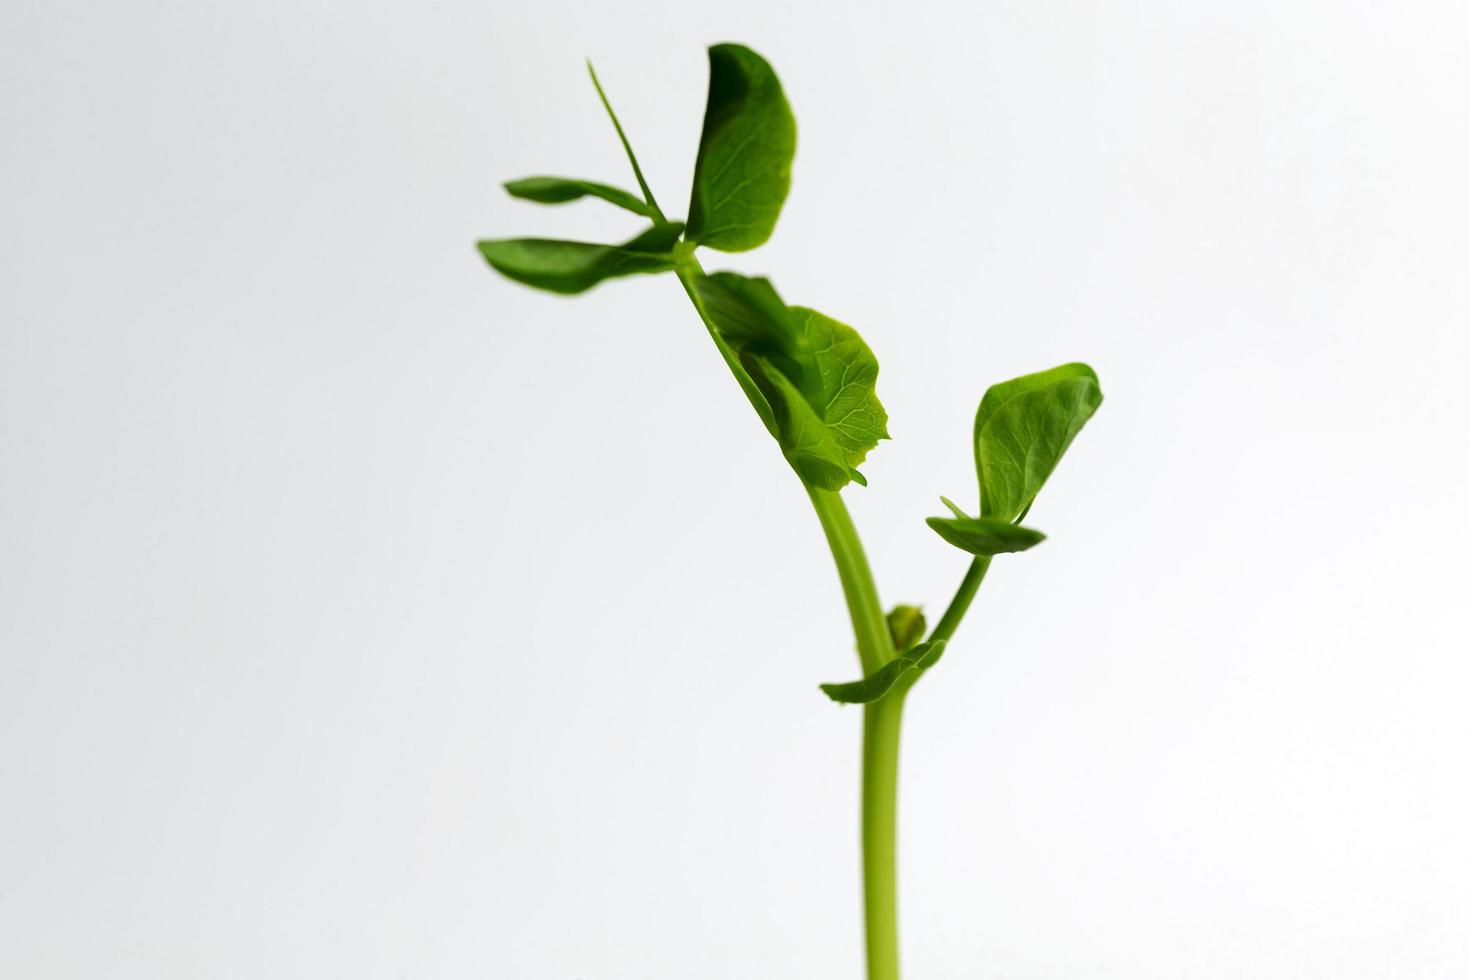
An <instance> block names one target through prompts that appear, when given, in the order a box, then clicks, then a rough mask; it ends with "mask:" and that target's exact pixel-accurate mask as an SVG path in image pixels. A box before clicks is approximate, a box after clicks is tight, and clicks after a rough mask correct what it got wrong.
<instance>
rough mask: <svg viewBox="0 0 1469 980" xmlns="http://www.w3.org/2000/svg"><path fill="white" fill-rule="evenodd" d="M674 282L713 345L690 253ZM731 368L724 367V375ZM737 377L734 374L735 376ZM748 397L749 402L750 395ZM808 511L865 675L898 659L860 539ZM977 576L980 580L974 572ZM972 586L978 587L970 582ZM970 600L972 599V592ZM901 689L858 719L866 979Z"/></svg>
mask: <svg viewBox="0 0 1469 980" xmlns="http://www.w3.org/2000/svg"><path fill="white" fill-rule="evenodd" d="M676 271H677V272H678V278H679V282H681V283H682V284H683V287H684V290H685V291H686V292H687V293H688V295H689V300H690V301H691V302H692V303H693V304H694V309H695V310H697V311H698V313H699V317H700V319H702V320H703V321H704V325H705V326H706V327H707V328H708V330H709V333H710V336H711V337H713V338H714V340H715V343H716V345H718V346H720V349H721V351H722V352H724V353H725V357H726V359H729V358H731V357H733V355H732V354H731V353H728V349H727V347H725V346H724V345H723V344H721V343H720V340H719V335H718V333H717V329H716V327H715V325H714V323H713V322H712V321H711V320H710V318H709V315H708V313H707V312H706V311H705V309H704V305H703V303H702V302H701V301H700V299H699V294H698V290H697V289H696V288H695V282H696V279H697V277H698V276H700V275H702V274H703V269H701V268H700V267H699V263H698V260H697V259H695V258H694V256H693V250H692V249H689V250H688V251H686V252H684V253H683V254H680V255H679V256H678V260H677V262H676ZM734 366H735V365H734V364H731V368H733V367H734ZM736 376H737V377H738V375H736ZM752 397H753V396H752ZM806 492H807V493H808V494H809V495H810V497H811V505H812V506H813V507H815V508H816V516H817V517H819V518H820V519H821V527H822V530H824V531H825V532H826V542H827V544H828V545H829V546H830V547H831V554H832V558H833V559H834V560H835V561H836V566H837V576H838V578H840V579H841V583H842V592H843V594H844V595H845V596H846V599H847V612H848V614H849V615H850V616H851V619H852V632H853V633H855V634H856V638H857V655H858V657H860V658H861V661H862V670H863V672H864V673H867V674H870V673H872V672H873V671H875V670H877V669H878V668H879V667H881V666H882V665H883V664H885V663H887V662H888V661H890V660H892V659H893V658H894V657H895V656H897V653H896V651H894V649H893V640H892V635H891V634H890V633H889V632H888V624H887V617H886V616H884V615H883V611H882V603H881V602H880V601H879V599H878V596H877V584H876V582H874V581H873V578H872V568H871V567H870V566H869V565H868V564H867V554H866V552H864V551H863V550H862V540H861V539H860V538H859V537H858V536H857V528H856V526H855V525H854V524H853V523H852V516H851V514H849V513H848V512H847V506H846V504H844V503H843V502H842V498H841V495H840V494H838V493H836V492H833V491H830V490H818V489H816V488H814V487H807V488H806ZM981 574H982V573H981ZM975 584H976V585H977V584H978V583H977V582H976V583H975ZM971 595H972V593H971ZM906 695H907V691H906V690H894V691H891V692H889V694H888V695H887V697H884V698H882V699H881V700H879V701H877V702H875V703H873V704H869V705H866V706H865V707H864V708H863V716H862V894H863V903H864V909H865V915H866V922H867V978H868V980H901V973H900V970H899V967H898V747H899V741H900V735H901V733H902V726H903V702H904V700H905V698H906Z"/></svg>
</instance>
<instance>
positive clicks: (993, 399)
mask: <svg viewBox="0 0 1469 980" xmlns="http://www.w3.org/2000/svg"><path fill="white" fill-rule="evenodd" d="M1101 404H1102V388H1101V385H1100V384H1099V383H1098V381H1097V375H1096V372H1095V371H1093V370H1092V369H1091V368H1090V367H1087V366H1086V365H1085V364H1063V365H1061V366H1060V367H1055V368H1051V369H1050V370H1049V371H1040V372H1038V373H1036V374H1027V375H1024V376H1022V377H1019V378H1015V379H1014V380H1012V381H1006V382H1003V383H1001V384H997V385H993V386H991V387H990V389H989V390H988V391H986V392H985V395H984V398H983V399H981V401H980V403H979V411H978V412H977V413H976V414H975V417H974V462H975V468H976V469H977V471H978V475H979V506H980V516H979V517H970V516H968V515H967V514H965V513H964V512H963V511H961V510H959V508H958V507H956V506H954V505H953V504H952V503H950V502H949V501H948V500H944V503H945V504H946V505H947V506H948V507H949V509H950V510H952V511H953V512H954V516H953V517H952V518H948V517H930V518H929V519H928V526H929V527H931V528H933V529H934V531H936V532H937V533H938V535H939V536H940V537H942V538H943V539H944V540H945V541H947V542H949V543H950V544H952V545H954V546H955V547H956V548H960V549H962V550H964V551H967V552H969V553H970V554H972V555H977V556H982V557H987V556H991V555H998V554H1003V553H1007V552H1016V551H1025V550H1026V549H1028V548H1032V547H1034V546H1035V545H1037V544H1039V543H1040V542H1041V541H1043V540H1045V535H1043V534H1041V533H1040V532H1039V531H1034V530H1031V529H1030V528H1024V527H1020V526H1019V525H1018V523H1017V522H1018V521H1019V520H1020V519H1021V518H1023V517H1024V516H1025V514H1026V513H1027V512H1028V511H1029V510H1030V506H1031V504H1032V503H1034V502H1035V497H1036V494H1038V493H1039V492H1040V490H1041V487H1042V486H1044V485H1045V482H1046V480H1047V479H1048V478H1049V477H1050V475H1051V473H1052V472H1054V471H1055V469H1056V464H1057V463H1059V462H1060V461H1061V457H1062V455H1063V454H1065V452H1066V449H1067V447H1069V446H1070V445H1071V441H1072V440H1073V439H1074V438H1076V434H1077V433H1078V432H1080V431H1081V427H1082V426H1084V425H1085V424H1086V422H1087V420H1088V419H1090V418H1091V417H1092V414H1093V413H1094V412H1096V410H1097V408H1098V406H1100V405H1101Z"/></svg>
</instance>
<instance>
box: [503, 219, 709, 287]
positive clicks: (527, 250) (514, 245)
mask: <svg viewBox="0 0 1469 980" xmlns="http://www.w3.org/2000/svg"><path fill="white" fill-rule="evenodd" d="M681 228H682V226H680V225H677V224H672V225H654V226H653V227H652V228H649V229H648V230H647V231H645V232H643V233H642V234H641V235H639V236H638V237H637V238H634V239H633V240H632V241H630V242H628V243H627V244H625V245H594V244H592V243H590V242H563V241H557V240H555V239H549V238H503V239H499V240H497V241H487V242H480V243H479V250H480V252H481V253H482V254H483V255H484V257H485V259H486V260H487V261H488V262H489V263H490V265H492V266H494V267H495V269H496V270H498V271H499V272H501V273H502V274H504V275H506V276H508V277H509V278H511V279H514V280H515V281H516V282H522V283H525V284H526V285H527V286H535V287H536V288H538V289H545V290H548V291H550V292H553V293H581V292H585V291H586V290H588V289H591V288H592V287H593V286H595V285H597V284H598V283H599V282H602V281H604V280H607V279H613V278H616V277H618V276H630V275H635V274H637V273H640V272H664V271H667V270H668V269H672V268H673V257H672V256H671V255H670V254H669V252H668V250H669V249H670V248H672V247H673V243H674V242H675V241H677V240H678V236H679V232H680V230H681Z"/></svg>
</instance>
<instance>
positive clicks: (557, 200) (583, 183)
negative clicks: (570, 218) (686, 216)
mask: <svg viewBox="0 0 1469 980" xmlns="http://www.w3.org/2000/svg"><path fill="white" fill-rule="evenodd" d="M505 190H506V191H508V192H509V193H510V196H511V197H518V198H522V199H523V200H526V201H535V202H536V203H537V204H563V203H565V202H566V201H575V200H578V199H580V198H583V197H600V198H601V199H602V200H604V201H608V202H610V203H612V204H615V205H617V206H618V207H620V208H626V209H627V210H629V211H631V212H632V213H633V214H640V215H642V216H643V217H645V218H656V217H657V215H656V214H654V213H653V209H652V208H650V207H648V205H646V204H644V203H643V202H642V201H640V200H638V198H637V196H636V195H634V194H632V193H630V192H628V191H625V190H623V189H622V188H620V187H612V186H610V185H608V184H598V183H596V182H594V181H590V180H574V179H572V178H569V177H522V178H520V179H519V180H507V181H506V182H505Z"/></svg>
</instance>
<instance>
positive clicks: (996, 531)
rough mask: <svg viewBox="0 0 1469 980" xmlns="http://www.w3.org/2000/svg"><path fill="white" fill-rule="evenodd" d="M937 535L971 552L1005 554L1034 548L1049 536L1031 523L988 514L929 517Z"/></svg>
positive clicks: (972, 553)
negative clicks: (1035, 528) (1000, 518)
mask: <svg viewBox="0 0 1469 980" xmlns="http://www.w3.org/2000/svg"><path fill="white" fill-rule="evenodd" d="M928 526H929V527H931V528H933V529H934V530H935V531H937V532H938V536H939V537H941V538H943V539H944V540H945V541H947V542H949V544H951V545H953V546H954V547H956V548H958V549H960V550H961V551H967V552H969V553H970V554H971V555H981V556H988V555H1002V554H1007V553H1010V552H1015V551H1026V550H1028V549H1030V548H1034V547H1035V546H1036V545H1038V544H1040V543H1041V542H1042V541H1044V540H1046V536H1045V535H1044V534H1042V533H1041V532H1039V531H1033V530H1031V529H1030V528H1028V527H1020V526H1019V525H1017V524H1011V523H1009V522H1008V521H997V520H994V519H993V518H989V517H930V518H929V519H928Z"/></svg>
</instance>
